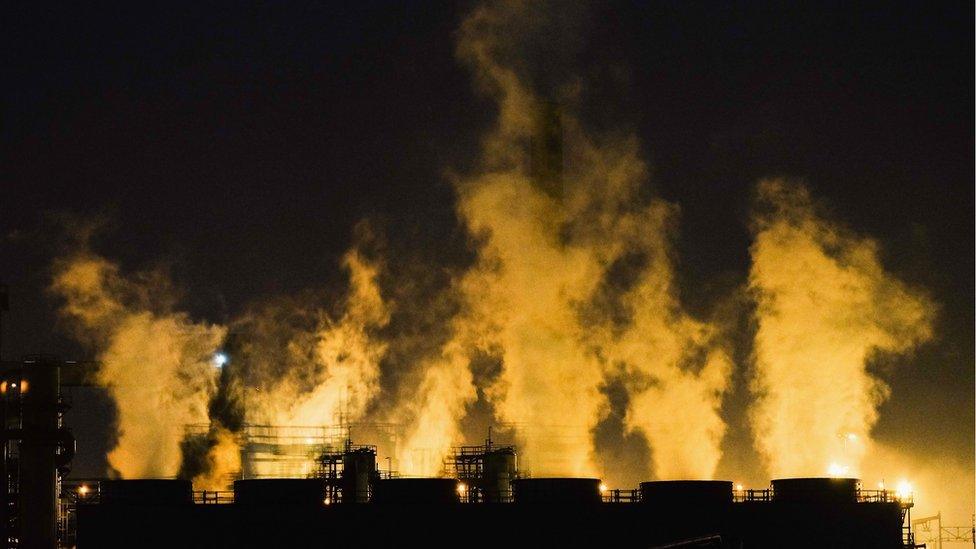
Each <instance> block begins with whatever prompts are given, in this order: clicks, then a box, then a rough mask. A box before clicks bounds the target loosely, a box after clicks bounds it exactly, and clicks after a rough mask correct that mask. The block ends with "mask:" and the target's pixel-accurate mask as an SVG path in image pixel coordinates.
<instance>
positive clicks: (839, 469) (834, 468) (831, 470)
mask: <svg viewBox="0 0 976 549" xmlns="http://www.w3.org/2000/svg"><path fill="white" fill-rule="evenodd" d="M847 470H848V467H847V466H846V465H841V464H839V463H837V462H834V463H831V464H830V467H827V474H828V475H830V476H832V477H842V476H844V475H846V474H847Z"/></svg>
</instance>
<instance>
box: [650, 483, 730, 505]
mask: <svg viewBox="0 0 976 549" xmlns="http://www.w3.org/2000/svg"><path fill="white" fill-rule="evenodd" d="M640 494H641V502H642V503H649V504H652V505H685V506H687V505H727V504H729V503H732V483H731V482H729V481H725V480H655V481H651V482H642V483H640Z"/></svg>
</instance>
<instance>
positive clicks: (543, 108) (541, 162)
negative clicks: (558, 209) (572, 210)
mask: <svg viewBox="0 0 976 549" xmlns="http://www.w3.org/2000/svg"><path fill="white" fill-rule="evenodd" d="M532 125H533V128H532V141H531V144H530V148H531V155H530V166H529V168H530V175H531V177H532V184H533V185H535V186H536V187H537V188H539V189H540V190H542V191H544V192H545V193H546V194H548V195H549V196H551V197H552V198H555V199H557V200H562V198H563V123H562V108H561V107H560V106H559V104H558V103H554V102H551V101H541V102H539V104H538V106H537V107H536V111H535V113H533V120H532Z"/></svg>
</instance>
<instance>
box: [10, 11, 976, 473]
mask: <svg viewBox="0 0 976 549" xmlns="http://www.w3.org/2000/svg"><path fill="white" fill-rule="evenodd" d="M66 4H67V3H65V4H62V3H50V4H48V3H44V2H24V3H17V5H12V6H8V7H7V8H6V10H5V14H4V17H3V20H4V22H3V26H4V28H3V32H2V33H0V36H2V38H0V40H2V51H3V54H2V55H3V59H4V63H3V82H4V83H3V85H2V86H0V94H2V98H3V101H2V109H3V112H2V122H3V124H2V129H0V139H2V165H0V178H2V179H0V186H2V187H0V188H2V194H0V225H2V231H0V237H2V238H0V280H2V281H3V282H4V283H6V284H8V285H9V286H10V288H11V311H10V312H9V313H6V314H5V317H4V327H3V330H4V332H3V353H4V356H5V357H7V358H10V357H16V356H19V355H21V354H24V353H31V352H39V351H46V352H55V353H61V354H63V355H68V356H73V355H77V354H79V353H80V351H79V350H78V349H76V348H75V347H74V346H73V345H72V344H71V343H70V342H69V341H67V340H66V339H65V338H64V336H63V334H61V333H59V332H57V331H56V330H55V329H54V321H55V317H54V314H53V311H54V307H55V304H54V303H53V302H52V300H51V299H50V297H49V296H46V295H45V294H44V292H43V288H44V286H45V285H46V284H47V280H48V277H49V268H50V262H51V260H52V258H53V257H54V256H55V254H56V253H57V251H58V246H59V245H60V244H59V243H60V241H61V239H60V237H59V233H58V228H57V227H58V222H56V221H54V219H55V218H57V217H58V216H63V215H65V214H72V215H77V216H80V217H82V218H90V217H93V216H100V217H102V218H104V219H107V220H109V223H108V227H107V229H106V230H105V231H103V233H102V236H101V237H99V239H98V240H97V241H96V248H97V249H98V251H100V252H102V253H104V254H105V255H107V256H108V257H110V258H112V259H114V260H118V261H120V262H121V263H122V265H123V266H124V267H126V268H129V269H136V268H140V267H145V266H146V265H150V264H153V263H155V262H158V261H166V262H169V263H171V264H172V267H173V272H174V275H175V277H176V279H177V280H176V282H177V284H178V285H179V286H181V287H183V288H184V289H185V290H186V299H185V304H186V307H187V308H188V309H189V310H190V311H191V312H192V313H193V314H194V315H196V316H198V317H202V318H207V319H209V320H212V321H215V322H220V321H226V320H227V319H228V318H230V317H232V316H233V315H234V314H235V313H236V312H239V311H240V310H241V308H242V307H243V306H244V304H246V303H247V302H249V301H250V300H252V299H253V298H254V297H255V296H266V295H274V294H287V293H293V292H296V291H299V290H301V289H304V288H309V287H321V286H327V285H329V284H335V283H336V282H337V281H341V280H342V278H341V273H340V271H339V270H338V269H337V263H336V261H337V258H338V257H339V255H340V254H341V253H342V252H343V251H344V250H345V249H346V248H347V247H348V245H349V244H350V238H351V234H352V229H353V227H354V225H355V224H356V222H357V221H358V220H360V219H362V218H366V217H368V218H371V219H373V220H375V222H376V223H377V224H378V225H379V226H381V227H382V228H383V230H384V232H385V233H386V234H387V235H388V238H389V239H390V241H391V243H390V247H391V248H392V249H402V250H410V253H413V254H417V255H419V256H421V257H422V258H423V259H424V260H428V261H430V262H431V263H434V264H442V263H451V262H458V261H463V258H464V257H465V254H466V252H465V246H464V244H465V237H464V233H463V230H461V229H460V228H459V227H458V223H457V219H456V217H455V214H454V210H453V208H454V195H453V191H452V188H451V186H450V184H449V182H448V181H447V180H446V178H445V176H444V174H445V170H448V169H462V170H463V169H464V167H465V166H468V165H470V164H471V163H472V162H473V159H474V157H475V156H476V154H477V146H478V139H479V135H481V133H482V132H483V131H484V130H485V129H486V128H487V127H488V126H489V124H490V122H491V120H492V116H493V111H492V105H491V104H490V102H488V101H486V100H485V99H484V98H481V97H478V96H476V94H475V93H474V91H473V88H472V85H471V82H470V75H469V74H468V73H467V71H466V70H465V69H464V68H463V67H461V66H460V65H459V64H458V63H457V62H456V60H455V58H454V55H453V53H454V44H455V35H454V32H455V29H456V27H457V25H458V23H459V21H460V20H461V18H462V17H463V15H464V14H465V13H466V12H467V10H468V9H469V8H470V7H471V4H469V3H460V4H456V3H431V2H399V3H386V2H365V1H364V2H348V3H343V4H345V5H343V6H341V7H336V6H335V4H336V3H334V2H268V3H260V4H259V3H250V4H248V5H246V6H242V5H241V4H242V3H236V2H234V3H231V2H227V3H223V4H220V3H200V2H186V3H181V2H167V3H157V4H155V5H148V4H150V3H145V2H128V3H123V2H118V3H116V5H114V6H111V5H100V6H96V7H92V6H89V5H82V4H77V5H66ZM598 4H599V5H598V6H596V7H594V8H592V9H591V10H589V12H588V13H587V14H586V16H585V20H584V22H583V23H582V24H581V25H580V31H581V36H580V37H579V47H578V48H577V50H575V51H573V52H572V53H571V55H570V56H569V57H570V59H569V60H570V62H569V63H568V64H564V65H568V66H569V67H570V68H572V70H573V71H574V72H576V73H577V74H579V75H582V77H583V78H584V79H585V80H586V81H588V82H592V83H594V84H593V85H591V86H590V87H588V88H587V90H586V93H585V94H584V96H583V104H582V115H583V118H584V121H585V122H587V123H589V124H591V125H592V126H593V127H595V128H598V129H605V128H608V127H612V128H623V129H627V130H632V131H634V132H635V133H636V134H637V135H638V136H639V138H640V139H641V141H642V147H643V152H644V156H645V158H647V159H648V160H649V162H650V164H651V166H652V174H653V177H652V181H651V182H650V185H651V187H652V188H653V190H654V192H656V193H658V194H659V195H661V196H663V197H664V198H665V199H667V200H670V201H672V202H674V203H676V204H678V205H679V206H680V207H681V211H682V213H681V225H680V235H679V242H678V257H679V263H680V276H681V284H682V298H683V299H684V300H685V302H686V303H687V304H688V306H689V307H690V308H691V309H692V310H693V311H694V310H702V311H703V310H707V309H708V307H709V303H710V302H712V301H714V300H715V299H717V298H719V297H720V295H721V294H722V293H723V292H726V291H727V290H728V289H729V288H732V287H734V286H735V285H738V284H741V283H742V282H743V281H744V280H745V275H746V272H747V270H748V245H749V241H750V237H749V229H748V216H749V208H750V200H751V192H752V187H753V185H754V184H755V182H756V181H757V180H758V179H760V178H763V177H768V176H787V177H792V178H797V179H801V180H803V181H805V182H806V183H807V184H808V185H809V186H810V187H811V189H812V191H813V193H814V195H815V196H816V197H817V198H818V199H819V200H822V201H823V203H824V204H826V205H827V206H828V207H829V208H830V211H831V213H832V215H833V216H835V217H836V218H837V219H839V220H840V221H841V222H843V223H845V224H847V225H848V226H850V227H852V228H854V229H855V230H856V231H859V232H861V233H863V234H867V235H871V236H873V237H875V238H877V239H878V240H879V241H880V243H881V246H882V252H883V258H884V261H885V265H886V267H887V268H889V269H890V270H891V271H893V272H894V273H896V274H897V275H898V276H899V277H901V278H903V279H905V280H907V281H909V282H911V283H913V284H917V285H919V286H921V287H924V288H926V289H927V290H928V291H929V292H931V295H932V296H933V297H934V299H935V300H936V301H937V302H938V303H939V304H940V307H941V315H940V319H939V323H938V326H937V330H938V338H937V340H936V341H935V342H934V343H932V344H930V345H928V346H926V347H925V348H923V349H922V351H921V352H920V354H919V355H918V356H917V357H916V358H915V360H914V361H911V362H910V363H907V364H905V365H904V366H905V367H903V368H899V369H895V370H893V371H892V372H891V373H890V378H889V379H890V382H891V384H892V388H893V393H892V398H891V400H890V401H889V403H888V404H886V405H885V407H884V409H883V414H882V419H881V422H880V424H879V426H878V433H879V437H880V438H882V439H884V440H888V441H892V442H896V443H899V444H913V445H919V446H922V447H925V446H926V445H927V446H930V447H933V448H938V449H939V450H940V451H945V452H950V453H954V454H957V455H967V454H968V455H970V456H971V455H972V454H973V409H974V404H973V387H974V346H973V326H974V318H973V311H974V287H973V281H974V262H973V258H974V253H973V250H974V173H973V150H974V139H973V114H974V113H973V101H974V98H973V66H974V59H973V18H974V14H973V4H972V2H950V1H946V2H917V3H912V4H902V3H897V2H884V3H877V4H872V3H850V2H837V3H832V2H810V3H806V4H799V5H792V3H791V5H790V7H784V6H782V5H781V4H785V3H780V2H769V3H743V4H742V5H726V4H720V3H705V4H703V3H696V2H684V1H678V2H637V3H634V4H624V3H602V2H601V3H598ZM564 65H559V66H560V67H562V66H564ZM567 76H571V75H567ZM78 413H84V412H78Z"/></svg>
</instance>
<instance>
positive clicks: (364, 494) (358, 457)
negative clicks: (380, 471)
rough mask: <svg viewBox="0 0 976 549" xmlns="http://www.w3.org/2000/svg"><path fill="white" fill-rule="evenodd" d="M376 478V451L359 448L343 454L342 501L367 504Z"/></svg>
mask: <svg viewBox="0 0 976 549" xmlns="http://www.w3.org/2000/svg"><path fill="white" fill-rule="evenodd" d="M375 477H376V450H374V449H372V448H358V449H355V450H349V451H347V452H345V453H344V454H342V501H343V503H366V502H367V501H369V495H370V484H371V483H372V482H373V481H374V479H375Z"/></svg>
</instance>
